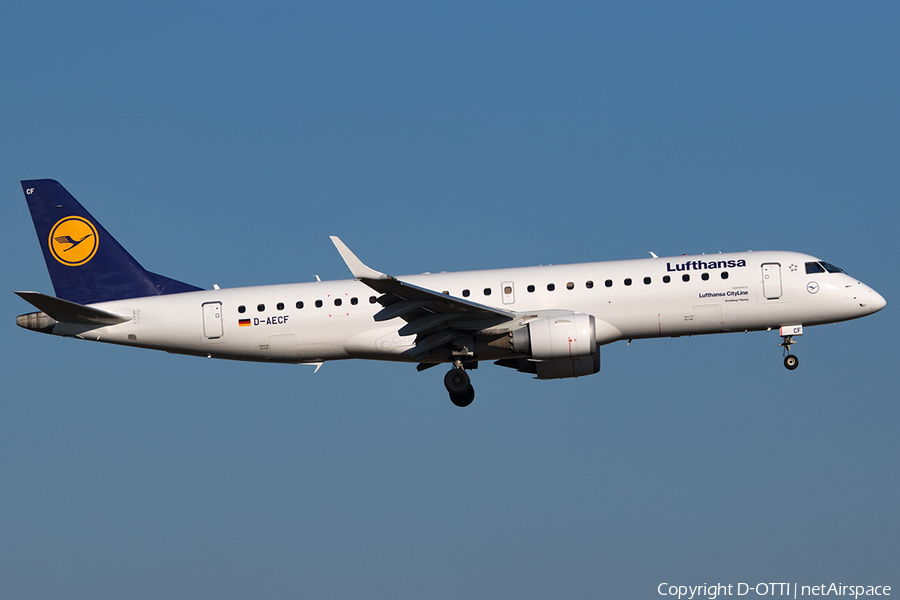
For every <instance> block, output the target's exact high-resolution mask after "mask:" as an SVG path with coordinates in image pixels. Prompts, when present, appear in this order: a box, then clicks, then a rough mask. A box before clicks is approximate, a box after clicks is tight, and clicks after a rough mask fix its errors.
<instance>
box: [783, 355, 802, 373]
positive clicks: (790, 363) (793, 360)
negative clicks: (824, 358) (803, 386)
mask: <svg viewBox="0 0 900 600" xmlns="http://www.w3.org/2000/svg"><path fill="white" fill-rule="evenodd" d="M798 366H800V359H799V358H797V356H796V355H794V354H788V355H787V356H785V357H784V367H785V368H786V369H787V370H788V371H793V370H794V369H796V368H797V367H798Z"/></svg>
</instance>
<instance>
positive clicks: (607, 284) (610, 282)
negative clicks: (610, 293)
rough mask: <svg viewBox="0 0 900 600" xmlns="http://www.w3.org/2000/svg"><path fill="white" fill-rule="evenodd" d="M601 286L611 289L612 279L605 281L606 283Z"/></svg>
mask: <svg viewBox="0 0 900 600" xmlns="http://www.w3.org/2000/svg"><path fill="white" fill-rule="evenodd" d="M603 285H605V286H606V287H612V279H607V280H606V283H604V284H603Z"/></svg>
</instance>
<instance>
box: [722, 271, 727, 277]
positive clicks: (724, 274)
mask: <svg viewBox="0 0 900 600" xmlns="http://www.w3.org/2000/svg"><path fill="white" fill-rule="evenodd" d="M722 279H728V271H722Z"/></svg>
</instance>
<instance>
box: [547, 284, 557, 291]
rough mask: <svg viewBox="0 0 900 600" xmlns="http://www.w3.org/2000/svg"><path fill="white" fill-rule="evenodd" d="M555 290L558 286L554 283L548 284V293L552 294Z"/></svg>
mask: <svg viewBox="0 0 900 600" xmlns="http://www.w3.org/2000/svg"><path fill="white" fill-rule="evenodd" d="M555 289H556V284H553V283H548V284H547V291H548V292H552V291H553V290H555Z"/></svg>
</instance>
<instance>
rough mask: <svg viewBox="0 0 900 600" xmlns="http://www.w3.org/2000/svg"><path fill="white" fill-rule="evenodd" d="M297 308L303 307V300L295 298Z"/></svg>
mask: <svg viewBox="0 0 900 600" xmlns="http://www.w3.org/2000/svg"><path fill="white" fill-rule="evenodd" d="M297 308H303V300H297Z"/></svg>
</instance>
